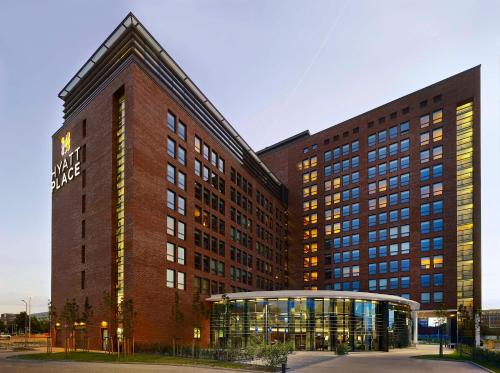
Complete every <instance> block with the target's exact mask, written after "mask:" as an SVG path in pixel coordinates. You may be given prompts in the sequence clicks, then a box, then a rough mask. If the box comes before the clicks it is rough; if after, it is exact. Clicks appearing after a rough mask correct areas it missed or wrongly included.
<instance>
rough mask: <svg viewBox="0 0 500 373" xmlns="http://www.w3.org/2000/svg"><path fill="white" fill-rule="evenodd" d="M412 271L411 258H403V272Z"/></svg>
mask: <svg viewBox="0 0 500 373" xmlns="http://www.w3.org/2000/svg"><path fill="white" fill-rule="evenodd" d="M409 271H410V259H403V260H401V272H409Z"/></svg>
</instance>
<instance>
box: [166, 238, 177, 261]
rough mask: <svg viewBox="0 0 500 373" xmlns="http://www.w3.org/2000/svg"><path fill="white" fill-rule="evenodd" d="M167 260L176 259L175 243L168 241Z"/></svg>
mask: <svg viewBox="0 0 500 373" xmlns="http://www.w3.org/2000/svg"><path fill="white" fill-rule="evenodd" d="M167 260H168V261H169V262H174V261H175V245H174V244H173V243H171V242H167Z"/></svg>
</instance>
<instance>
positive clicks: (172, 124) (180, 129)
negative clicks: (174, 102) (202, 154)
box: [167, 111, 187, 141]
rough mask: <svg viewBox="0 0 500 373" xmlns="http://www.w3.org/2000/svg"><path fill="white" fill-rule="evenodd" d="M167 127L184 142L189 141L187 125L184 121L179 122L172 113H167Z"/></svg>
mask: <svg viewBox="0 0 500 373" xmlns="http://www.w3.org/2000/svg"><path fill="white" fill-rule="evenodd" d="M167 127H168V129H170V130H171V131H172V132H174V133H177V135H178V136H179V137H180V138H181V139H182V140H184V141H186V140H187V132H186V125H185V124H184V123H182V121H180V120H179V121H177V118H176V117H175V115H174V114H172V113H171V112H170V111H169V112H168V113H167Z"/></svg>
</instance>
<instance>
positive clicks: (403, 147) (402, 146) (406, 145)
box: [399, 139, 410, 152]
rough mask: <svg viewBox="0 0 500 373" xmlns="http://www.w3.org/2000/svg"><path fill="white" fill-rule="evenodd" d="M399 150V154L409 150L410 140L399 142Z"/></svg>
mask: <svg viewBox="0 0 500 373" xmlns="http://www.w3.org/2000/svg"><path fill="white" fill-rule="evenodd" d="M399 148H400V150H401V152H407V151H408V150H410V140H409V139H404V140H401V143H400V145H399Z"/></svg>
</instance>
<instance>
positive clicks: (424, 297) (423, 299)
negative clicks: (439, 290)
mask: <svg viewBox="0 0 500 373" xmlns="http://www.w3.org/2000/svg"><path fill="white" fill-rule="evenodd" d="M430 301H431V294H430V293H421V294H420V303H430Z"/></svg>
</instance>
